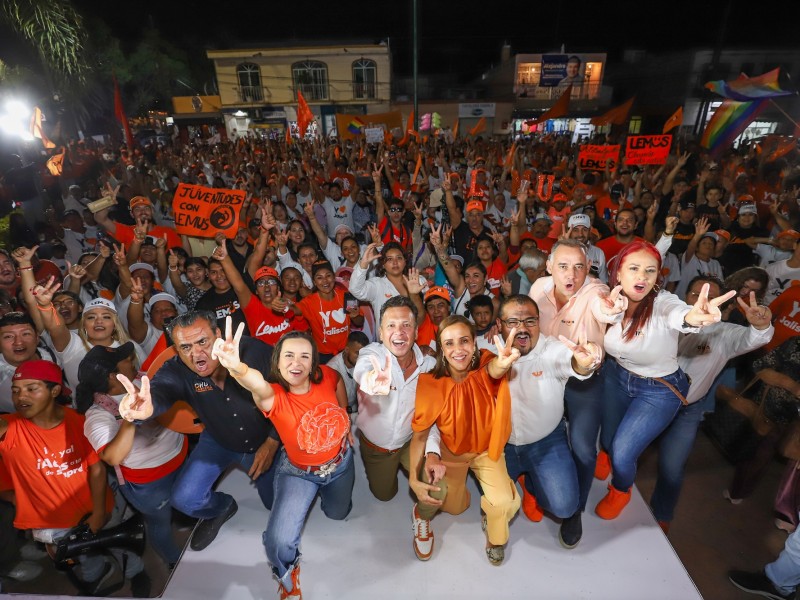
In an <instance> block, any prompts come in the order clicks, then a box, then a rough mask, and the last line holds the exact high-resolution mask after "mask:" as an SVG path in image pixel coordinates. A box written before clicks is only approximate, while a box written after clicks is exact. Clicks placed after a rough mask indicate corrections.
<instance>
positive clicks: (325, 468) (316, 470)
mask: <svg viewBox="0 0 800 600" xmlns="http://www.w3.org/2000/svg"><path fill="white" fill-rule="evenodd" d="M348 447H349V446H348V444H347V441H345V442H344V444H343V445H342V449H341V450H339V454H337V455H336V456H334V457H333V458H332V459H330V460H329V461H328V462H326V463H324V464H321V465H297V464H295V463H293V462H292V461H291V460H290V461H289V462H290V463H291V465H292V466H293V467H294V468H296V469H300V470H301V471H305V472H306V473H310V474H311V475H319V476H321V477H325V476H327V475H330V474H331V473H333V472H334V471H335V470H336V467H338V466H339V465H340V464H342V461H343V460H344V457H345V455H346V454H347V449H348ZM287 459H288V456H287Z"/></svg>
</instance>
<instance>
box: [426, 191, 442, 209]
mask: <svg viewBox="0 0 800 600" xmlns="http://www.w3.org/2000/svg"><path fill="white" fill-rule="evenodd" d="M442 196H444V190H443V189H442V188H439V189H438V190H433V191H432V192H431V197H430V199H429V200H428V206H430V207H431V208H439V207H440V206H441V205H442Z"/></svg>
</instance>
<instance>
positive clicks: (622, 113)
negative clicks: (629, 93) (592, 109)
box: [590, 96, 636, 127]
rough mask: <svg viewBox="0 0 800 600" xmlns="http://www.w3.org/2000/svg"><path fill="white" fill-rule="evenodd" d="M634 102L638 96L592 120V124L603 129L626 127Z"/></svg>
mask: <svg viewBox="0 0 800 600" xmlns="http://www.w3.org/2000/svg"><path fill="white" fill-rule="evenodd" d="M634 100H636V96H634V97H633V98H631V99H630V100H628V101H627V102H626V103H625V104H620V105H619V106H615V107H614V108H612V109H611V110H609V111H608V112H607V113H606V114H604V115H600V116H598V117H594V118H592V120H591V121H590V123H591V124H592V125H595V126H596V127H601V126H603V125H624V124H625V121H627V120H628V113H630V112H631V107H632V106H633V101H634Z"/></svg>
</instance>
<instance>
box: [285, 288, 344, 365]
mask: <svg viewBox="0 0 800 600" xmlns="http://www.w3.org/2000/svg"><path fill="white" fill-rule="evenodd" d="M333 293H334V297H333V300H323V299H322V297H321V296H320V295H319V293H317V292H315V293H313V294H309V295H308V296H306V297H305V298H303V299H302V300H300V301H299V302H298V303H297V306H298V307H299V308H300V310H301V311H302V312H303V316H304V317H305V318H306V321H308V325H309V327H310V328H311V337H313V338H314V341H315V342H316V343H317V348H318V349H319V352H320V354H338V353H339V352H341V351H342V350H344V347H345V346H346V345H347V336H348V335H349V334H350V315H348V314H347V311H345V309H344V292H343V291H341V290H339V289H334V291H333Z"/></svg>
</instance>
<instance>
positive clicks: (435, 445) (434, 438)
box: [425, 423, 442, 456]
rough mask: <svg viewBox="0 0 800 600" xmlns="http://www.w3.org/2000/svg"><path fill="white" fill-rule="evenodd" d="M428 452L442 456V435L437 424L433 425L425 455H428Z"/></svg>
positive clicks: (426, 444) (429, 432) (426, 443)
mask: <svg viewBox="0 0 800 600" xmlns="http://www.w3.org/2000/svg"><path fill="white" fill-rule="evenodd" d="M428 452H433V453H434V454H438V455H439V456H441V455H442V433H441V432H440V431H439V428H438V427H437V426H436V423H434V424H433V425H431V428H430V431H428V441H427V442H425V454H428Z"/></svg>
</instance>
